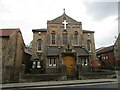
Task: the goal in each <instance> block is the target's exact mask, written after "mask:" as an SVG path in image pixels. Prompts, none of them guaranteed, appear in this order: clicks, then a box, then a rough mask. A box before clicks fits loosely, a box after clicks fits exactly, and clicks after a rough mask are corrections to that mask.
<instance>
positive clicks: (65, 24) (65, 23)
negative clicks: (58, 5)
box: [62, 20, 68, 29]
mask: <svg viewBox="0 0 120 90" xmlns="http://www.w3.org/2000/svg"><path fill="white" fill-rule="evenodd" d="M62 24H64V29H66V26H67V24H68V22H67V21H66V20H64V22H62Z"/></svg>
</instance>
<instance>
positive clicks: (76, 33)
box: [74, 31, 78, 45]
mask: <svg viewBox="0 0 120 90" xmlns="http://www.w3.org/2000/svg"><path fill="white" fill-rule="evenodd" d="M74 44H75V45H78V32H77V31H75V34H74Z"/></svg>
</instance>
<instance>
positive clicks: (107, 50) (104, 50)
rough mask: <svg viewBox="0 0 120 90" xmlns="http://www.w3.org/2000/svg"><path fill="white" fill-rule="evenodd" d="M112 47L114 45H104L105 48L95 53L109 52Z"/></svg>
mask: <svg viewBox="0 0 120 90" xmlns="http://www.w3.org/2000/svg"><path fill="white" fill-rule="evenodd" d="M113 49H114V46H113V45H112V46H109V47H105V48H103V49H101V50H99V51H97V52H96V53H97V54H103V53H107V52H111V51H113Z"/></svg>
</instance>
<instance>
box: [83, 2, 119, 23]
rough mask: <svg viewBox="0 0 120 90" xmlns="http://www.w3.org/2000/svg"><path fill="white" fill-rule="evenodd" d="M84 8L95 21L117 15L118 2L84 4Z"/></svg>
mask: <svg viewBox="0 0 120 90" xmlns="http://www.w3.org/2000/svg"><path fill="white" fill-rule="evenodd" d="M85 6H86V12H87V13H88V14H89V15H90V16H92V18H93V19H94V20H97V21H101V20H103V19H105V18H107V17H109V16H114V15H116V16H117V15H118V2H85Z"/></svg>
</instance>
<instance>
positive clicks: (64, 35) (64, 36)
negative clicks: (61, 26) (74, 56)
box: [63, 30, 67, 45]
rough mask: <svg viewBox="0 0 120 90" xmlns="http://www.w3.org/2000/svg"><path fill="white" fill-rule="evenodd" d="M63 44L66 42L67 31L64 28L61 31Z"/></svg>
mask: <svg viewBox="0 0 120 90" xmlns="http://www.w3.org/2000/svg"><path fill="white" fill-rule="evenodd" d="M63 44H64V45H66V44H67V31H66V30H64V31H63Z"/></svg>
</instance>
